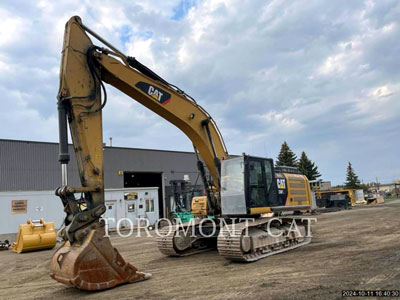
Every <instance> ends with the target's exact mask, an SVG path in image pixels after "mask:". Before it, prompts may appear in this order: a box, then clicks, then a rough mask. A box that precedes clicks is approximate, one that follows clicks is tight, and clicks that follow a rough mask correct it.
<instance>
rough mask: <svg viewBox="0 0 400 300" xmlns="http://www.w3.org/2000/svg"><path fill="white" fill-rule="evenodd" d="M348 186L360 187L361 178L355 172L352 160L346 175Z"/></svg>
mask: <svg viewBox="0 0 400 300" xmlns="http://www.w3.org/2000/svg"><path fill="white" fill-rule="evenodd" d="M345 185H346V187H348V188H352V189H356V188H359V187H360V180H359V179H358V176H357V175H356V173H355V172H354V169H353V166H352V165H351V162H349V164H348V166H347V175H346V182H345Z"/></svg>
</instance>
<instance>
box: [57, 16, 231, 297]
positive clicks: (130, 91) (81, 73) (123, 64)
mask: <svg viewBox="0 0 400 300" xmlns="http://www.w3.org/2000/svg"><path fill="white" fill-rule="evenodd" d="M88 33H90V34H91V35H93V36H94V37H95V38H97V39H99V40H100V41H102V42H103V43H104V44H106V45H107V46H108V49H105V48H100V47H98V46H94V45H93V43H92V41H91V39H90V38H89V35H88ZM103 82H106V83H109V84H111V85H113V86H114V87H116V88H117V89H119V90H121V91H122V92H124V93H125V94H127V95H128V96H130V97H132V98H133V99H135V100H136V101H138V102H139V103H141V104H143V105H144V106H146V107H147V108H148V109H150V110H152V111H153V112H155V113H157V114H158V115H160V116H161V117H163V118H165V119H166V120H168V121H169V122H171V123H172V124H174V125H175V126H176V127H178V128H179V129H180V130H181V131H183V132H184V133H185V134H186V135H187V136H188V137H189V138H190V140H191V141H192V142H193V145H194V148H195V151H196V153H197V152H198V153H199V154H200V156H201V158H202V160H203V161H204V163H205V165H206V166H207V168H208V170H209V172H210V175H211V178H212V179H213V180H212V182H207V178H206V176H205V167H204V165H203V162H202V161H201V160H200V159H199V162H198V167H199V170H200V172H201V173H202V175H203V182H205V186H206V189H208V188H209V186H211V185H212V186H214V187H215V188H216V189H219V187H220V179H219V178H220V175H219V171H220V160H221V159H224V158H227V157H228V153H227V151H226V148H225V145H224V143H223V139H222V137H221V134H220V133H219V131H218V128H217V126H216V124H215V122H214V121H213V119H212V118H211V117H210V115H209V114H208V113H207V112H206V111H205V110H204V109H203V108H202V107H201V106H200V105H198V104H197V103H196V102H195V101H194V100H193V99H192V98H191V97H190V96H188V95H186V94H185V93H184V92H183V91H181V90H179V89H178V88H176V87H175V86H173V85H170V84H169V83H168V82H166V81H165V80H163V79H162V78H161V77H159V76H158V75H157V74H155V73H154V72H152V71H151V70H149V69H148V68H146V67H145V66H144V65H142V64H141V63H139V62H138V61H137V60H136V59H134V58H133V57H126V56H125V55H124V54H122V53H121V52H120V51H118V50H117V49H116V48H115V47H113V46H112V45H110V44H109V43H107V42H106V41H104V39H102V38H101V37H100V36H98V35H97V34H96V33H94V32H93V31H91V30H90V29H89V28H87V27H86V26H85V25H83V24H82V21H81V19H80V18H79V17H72V18H71V19H70V20H69V21H68V23H67V24H66V28H65V34H64V44H63V50H62V61H61V69H60V88H59V92H58V110H59V129H60V155H59V161H60V163H61V165H62V170H63V176H62V178H63V183H62V187H60V188H58V189H57V191H56V194H57V195H58V196H60V198H61V200H62V202H63V205H64V210H65V212H66V214H67V216H66V218H65V221H64V225H63V228H62V229H61V236H62V237H63V239H64V240H65V243H64V244H63V246H62V247H60V248H59V249H58V250H57V252H56V253H55V254H54V256H53V258H52V263H51V276H52V277H53V278H54V279H56V280H58V281H60V282H62V283H65V284H68V285H72V286H75V287H77V288H80V289H86V290H99V289H100V290H101V289H105V288H110V287H113V286H115V285H118V284H122V283H125V282H135V281H138V280H143V279H147V278H148V277H149V276H148V275H147V274H144V273H140V272H138V271H137V270H136V268H135V267H133V266H132V265H130V264H128V263H126V262H125V261H124V260H123V258H122V257H121V255H120V254H119V252H118V251H117V250H116V249H114V248H113V247H112V246H111V243H110V241H109V239H108V238H107V237H104V224H103V222H102V221H101V220H100V218H101V215H102V214H103V213H104V212H105V210H106V208H105V204H104V176H103V173H104V172H103V167H104V163H103V135H102V109H103V108H104V106H105V105H106V101H107V93H106V89H105V87H104V83H103ZM67 120H68V123H69V129H70V133H71V137H72V142H73V146H74V150H75V156H76V160H77V163H78V171H79V176H80V180H81V184H82V187H71V186H69V185H68V183H67V177H68V176H67V173H66V172H67V167H66V166H67V163H68V161H69V154H68V138H67V137H68V134H67V132H68V131H67ZM215 188H214V189H215ZM77 193H80V194H81V197H80V198H79V199H76V198H75V194H77ZM207 201H208V207H209V208H210V209H213V212H218V211H219V210H220V202H219V199H217V197H216V194H215V193H213V192H212V191H210V189H208V193H207ZM99 274H101V275H99Z"/></svg>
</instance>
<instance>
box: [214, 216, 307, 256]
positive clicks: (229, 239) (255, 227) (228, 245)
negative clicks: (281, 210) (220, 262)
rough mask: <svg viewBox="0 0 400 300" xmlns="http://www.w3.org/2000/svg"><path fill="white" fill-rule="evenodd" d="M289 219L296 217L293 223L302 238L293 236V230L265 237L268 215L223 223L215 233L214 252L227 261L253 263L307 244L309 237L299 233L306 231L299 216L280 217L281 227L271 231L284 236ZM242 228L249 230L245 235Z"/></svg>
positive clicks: (266, 234)
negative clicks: (239, 221) (215, 246)
mask: <svg viewBox="0 0 400 300" xmlns="http://www.w3.org/2000/svg"><path fill="white" fill-rule="evenodd" d="M293 219H296V224H297V226H298V227H299V230H300V231H301V233H302V235H303V237H299V236H296V235H295V234H293V233H291V234H290V235H289V236H284V237H282V238H272V237H271V236H268V233H267V232H266V231H265V227H266V224H267V223H268V221H269V220H270V218H260V219H256V220H254V221H249V222H248V223H247V224H246V222H241V223H237V224H231V225H227V226H224V227H223V228H221V230H220V233H219V236H218V252H219V254H220V255H221V256H223V257H225V258H226V259H229V260H233V261H243V262H254V261H257V260H259V259H262V258H265V257H268V256H271V255H274V254H279V253H282V252H286V251H289V250H292V249H296V248H298V247H301V246H304V245H306V244H308V243H310V242H311V236H309V237H307V236H305V234H303V233H305V232H306V228H305V226H306V225H304V224H302V223H301V221H300V219H299V218H295V217H292V218H287V217H285V218H282V222H283V224H284V225H283V226H282V227H281V228H275V229H273V230H274V231H275V232H276V233H278V230H281V231H282V232H283V235H285V234H286V233H287V230H288V228H290V227H288V226H287V224H288V223H289V222H292V220H293ZM246 228H247V229H248V232H249V235H248V237H246V236H245V233H246ZM271 228H272V227H271ZM263 232H264V234H263ZM246 239H247V240H246ZM245 250H247V251H245Z"/></svg>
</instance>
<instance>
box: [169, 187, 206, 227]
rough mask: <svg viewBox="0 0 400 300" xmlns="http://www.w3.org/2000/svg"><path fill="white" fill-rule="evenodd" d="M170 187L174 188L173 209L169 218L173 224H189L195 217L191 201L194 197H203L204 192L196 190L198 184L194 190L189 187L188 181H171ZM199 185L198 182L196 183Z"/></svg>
mask: <svg viewBox="0 0 400 300" xmlns="http://www.w3.org/2000/svg"><path fill="white" fill-rule="evenodd" d="M169 183H170V185H172V187H173V193H174V194H173V197H172V203H173V205H172V206H173V209H172V207H171V211H170V212H169V214H168V218H169V219H170V220H171V222H172V223H173V224H175V223H176V222H177V220H178V219H179V221H180V222H181V223H186V222H189V221H190V220H191V219H193V218H194V216H193V215H192V213H191V200H192V198H194V197H197V196H202V195H203V191H202V190H198V189H197V190H196V188H195V187H196V184H195V187H194V188H189V187H188V182H187V181H186V180H171V181H170V182H169ZM196 183H197V182H196Z"/></svg>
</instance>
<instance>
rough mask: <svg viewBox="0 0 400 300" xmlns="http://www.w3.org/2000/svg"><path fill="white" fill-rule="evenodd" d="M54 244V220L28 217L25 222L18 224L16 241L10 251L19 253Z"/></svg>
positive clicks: (49, 246) (51, 246) (50, 246)
mask: <svg viewBox="0 0 400 300" xmlns="http://www.w3.org/2000/svg"><path fill="white" fill-rule="evenodd" d="M55 245H56V231H55V230H54V222H45V221H44V219H43V218H41V219H40V220H33V221H32V220H31V219H29V220H28V222H27V224H20V225H19V228H18V236H17V241H16V242H14V243H13V244H12V251H14V252H17V253H21V252H29V251H35V250H43V249H51V248H53V247H54V246H55Z"/></svg>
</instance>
